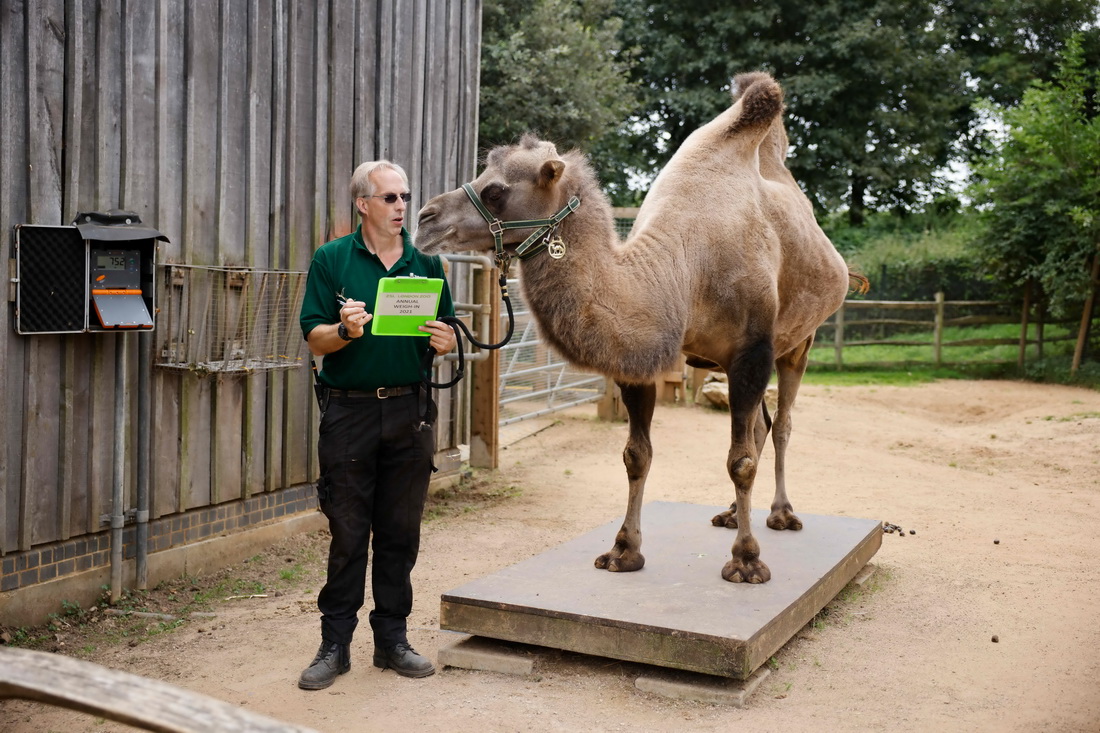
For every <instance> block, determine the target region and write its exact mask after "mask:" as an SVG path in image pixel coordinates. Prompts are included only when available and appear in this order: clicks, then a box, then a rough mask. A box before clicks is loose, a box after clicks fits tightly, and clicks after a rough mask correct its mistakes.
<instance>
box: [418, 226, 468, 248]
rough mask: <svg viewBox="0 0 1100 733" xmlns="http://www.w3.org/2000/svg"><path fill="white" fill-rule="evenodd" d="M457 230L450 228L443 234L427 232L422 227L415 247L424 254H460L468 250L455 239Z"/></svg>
mask: <svg viewBox="0 0 1100 733" xmlns="http://www.w3.org/2000/svg"><path fill="white" fill-rule="evenodd" d="M456 234H457V230H456V229H455V228H454V227H448V228H447V229H445V230H444V231H442V232H438V233H435V232H426V231H425V227H423V226H422V227H420V229H419V230H418V231H417V232H416V237H414V238H413V245H414V246H415V247H416V248H417V249H418V250H420V251H421V252H423V253H424V254H429V255H435V254H447V253H448V252H460V251H462V250H463V249H468V248H466V247H463V246H462V243H461V242H458V241H457V240H456V238H455V235H456Z"/></svg>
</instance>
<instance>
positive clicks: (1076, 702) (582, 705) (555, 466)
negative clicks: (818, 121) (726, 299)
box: [0, 381, 1100, 733]
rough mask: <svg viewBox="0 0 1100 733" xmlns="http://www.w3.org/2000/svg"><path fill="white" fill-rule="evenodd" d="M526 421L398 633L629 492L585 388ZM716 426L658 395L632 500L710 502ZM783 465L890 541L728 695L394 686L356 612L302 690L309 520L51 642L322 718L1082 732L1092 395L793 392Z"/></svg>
mask: <svg viewBox="0 0 1100 733" xmlns="http://www.w3.org/2000/svg"><path fill="white" fill-rule="evenodd" d="M540 427H542V428H543V429H541V430H540V431H538V432H535V433H534V434H531V435H527V436H526V437H523V438H522V439H518V440H517V439H516V437H517V433H516V431H515V430H513V432H512V437H511V438H510V439H512V440H515V442H512V443H511V444H510V445H508V447H507V448H506V449H505V450H504V451H503V452H502V454H501V469H500V471H499V472H498V473H497V474H496V475H495V476H485V475H482V474H475V475H474V477H473V479H472V480H471V481H469V482H468V483H467V486H466V488H465V489H464V490H457V491H453V492H447V493H445V494H444V495H442V496H440V497H438V498H437V499H436V501H435V503H434V504H433V507H432V509H431V512H430V517H429V518H428V521H427V523H426V526H425V531H424V538H423V545H422V550H421V556H420V562H419V564H418V565H417V567H416V570H415V572H414V585H415V588H416V601H415V608H414V611H413V616H412V618H411V619H410V639H411V641H412V643H413V645H414V646H415V647H416V648H417V649H418V650H419V651H420V652H422V653H425V654H427V655H428V656H429V657H431V658H433V659H434V658H435V657H436V655H437V653H438V650H439V648H440V647H441V646H442V645H445V644H449V643H451V642H453V641H454V640H455V639H456V638H459V637H458V636H457V635H456V634H454V633H453V632H446V631H441V630H440V629H439V625H438V618H439V598H440V595H441V594H442V593H444V592H446V591H448V590H450V589H452V588H454V587H456V586H458V585H461V584H463V583H465V582H467V581H469V580H473V579H476V578H479V577H482V576H484V575H487V574H490V573H493V572H494V571H496V570H499V569H500V568H503V567H506V566H508V565H511V564H513V563H515V562H518V561H520V560H523V559H525V558H528V557H531V556H533V555H536V554H539V553H541V552H543V551H545V550H547V549H549V548H552V547H555V546H556V545H558V544H560V543H561V542H563V541H565V540H567V539H571V538H573V537H575V536H577V535H579V534H582V533H584V532H587V531H589V530H591V529H593V528H595V527H598V526H600V525H603V524H606V523H608V522H610V521H613V520H615V519H616V518H617V517H621V515H622V512H623V511H624V509H625V500H626V482H625V477H624V471H623V467H622V462H621V458H620V454H621V450H622V447H623V445H624V443H625V440H626V427H625V425H624V424H612V423H601V422H599V421H597V420H596V419H595V408H594V406H585V407H582V408H574V409H573V410H572V411H571V412H569V413H566V414H565V415H564V416H560V415H559V416H556V417H553V418H550V419H548V420H545V421H543V422H542V423H541V424H540ZM523 430H524V431H526V430H528V428H524V429H523ZM728 435H729V426H728V415H727V414H725V413H722V412H719V411H716V410H712V409H707V408H702V407H694V406H659V407H658V409H657V412H656V416H655V418H654V430H653V443H654V452H655V459H654V465H653V470H652V472H651V474H650V478H649V485H648V495H647V497H646V498H647V500H648V501H655V500H660V501H677V502H690V503H696V504H702V505H708V506H721V505H725V504H727V503H728V502H729V501H730V499H731V494H732V488H731V485H730V482H729V479H728V478H727V476H726V473H725V453H726V450H727V447H728ZM772 458H773V453H772V450H771V446H770V444H769V446H768V448H767V449H766V450H765V453H764V457H763V463H762V467H761V471H760V474H759V478H758V481H757V492H756V494H755V497H754V500H755V501H754V505H755V506H757V507H764V506H766V505H767V504H768V503H770V494H771V490H772V481H771V472H772V468H773V461H772ZM787 483H788V488H789V492H790V494H791V498H792V501H793V502H794V505H795V508H796V510H797V511H799V512H800V513H801V514H804V515H805V514H841V515H847V516H854V517H865V518H870V519H878V520H882V521H884V522H889V523H893V524H897V525H901V526H902V527H904V528H905V529H906V534H905V535H904V536H898V535H896V534H895V535H885V536H884V537H883V543H882V548H881V549H880V551H879V552H878V554H877V555H876V556H875V558H874V560H873V561H872V562H873V564H874V565H875V566H876V567H877V571H876V573H875V575H874V576H873V578H872V580H871V581H870V582H869V583H868V584H867V585H866V586H865V587H864V588H863V589H862V590H861V591H860V592H857V593H848V594H842V597H838V599H837V600H834V601H833V602H832V603H831V604H830V605H829V606H828V607H827V608H826V610H825V611H823V612H822V613H821V614H819V615H818V617H817V618H816V619H815V620H814V621H813V622H812V623H810V624H808V625H807V626H806V627H805V628H804V629H803V630H802V631H801V632H799V633H798V634H797V635H796V636H795V637H794V638H793V639H792V640H791V641H790V642H789V643H788V644H787V645H786V646H785V647H784V648H783V649H782V650H781V651H780V652H779V653H778V654H777V655H776V656H775V657H774V658H773V659H772V660H771V661H770V662H769V663H768V666H769V667H770V668H771V674H770V676H769V677H768V678H767V679H766V680H765V681H764V683H763V684H762V685H761V686H760V688H759V689H758V690H757V691H756V692H755V693H754V694H753V696H752V697H751V698H750V699H749V701H748V704H747V706H746V707H744V708H734V707H730V706H724V705H715V704H704V703H696V702H685V701H675V700H670V699H667V698H664V697H659V696H656V695H652V694H649V693H643V692H640V691H638V690H637V689H636V688H635V687H634V679H635V678H636V677H637V675H638V672H639V669H640V665H633V664H628V663H622V662H616V661H613V660H608V659H602V658H593V657H586V656H583V655H576V654H566V653H553V654H549V655H547V656H545V657H544V658H542V660H541V662H540V666H539V667H537V668H536V674H534V675H532V676H530V677H518V676H509V675H503V674H495V673H488V672H474V671H468V670H460V669H452V668H447V669H443V670H441V671H440V672H439V673H437V674H436V675H434V676H432V677H429V678H426V679H422V680H409V679H405V678H402V677H399V676H397V675H396V674H394V673H393V672H391V671H388V672H382V671H380V670H377V669H375V668H374V667H373V666H372V665H371V662H370V656H371V643H370V634H369V629H368V628H367V626H366V621H365V619H364V621H363V624H362V626H361V631H363V630H365V631H366V633H362V634H360V635H359V637H358V638H357V640H356V642H355V644H354V646H353V649H352V669H351V672H350V673H348V674H346V675H344V676H343V677H340V678H339V679H338V681H337V682H336V684H335V685H334V686H333V687H331V688H329V689H328V690H324V691H320V692H303V691H301V690H299V689H298V688H297V687H296V684H295V683H296V680H297V676H298V673H299V671H300V670H301V669H302V667H304V666H305V665H306V664H307V663H308V662H309V660H310V659H311V658H312V655H313V653H314V651H315V649H316V646H317V643H318V640H319V639H318V623H317V612H316V608H315V605H314V599H315V596H316V592H317V590H318V589H319V587H320V584H321V582H322V581H323V558H324V553H325V540H326V538H325V533H323V532H322V533H316V534H314V535H309V536H302V537H296V538H294V539H293V540H292V541H289V542H286V543H284V544H283V545H281V546H279V547H277V548H274V549H273V550H272V552H270V553H265V554H264V555H262V556H260V557H257V558H254V559H253V560H252V561H250V562H249V563H244V564H242V565H239V566H235V567H233V568H229V569H227V570H226V571H224V572H223V573H220V574H219V575H218V576H217V577H215V578H197V579H183V580H181V581H179V582H177V583H172V584H166V585H165V586H164V587H162V588H160V589H158V590H157V591H155V592H152V593H150V594H148V596H146V597H144V598H143V599H141V600H142V602H143V603H144V606H143V607H144V608H146V609H149V610H157V609H158V608H164V609H171V608H172V605H171V603H172V601H173V599H174V600H175V601H176V602H177V604H178V600H179V598H181V597H183V596H187V597H189V598H190V597H194V596H196V595H200V594H201V595H203V597H205V598H207V599H209V603H208V605H207V608H209V610H210V611H212V612H213V613H215V614H216V615H215V616H213V617H198V616H191V617H188V618H187V620H185V621H182V622H178V623H175V624H171V626H178V627H177V628H173V629H171V630H170V631H168V632H166V633H156V632H157V631H159V630H161V629H163V628H164V626H163V625H158V624H163V622H157V621H155V620H152V619H145V620H143V621H141V622H140V623H143V624H144V627H143V628H142V629H135V628H134V627H133V626H130V627H125V626H123V625H122V624H123V623H124V622H128V623H131V624H132V623H134V621H133V619H129V620H127V619H120V618H119V617H115V616H106V614H105V613H104V611H103V610H98V611H97V612H94V613H89V614H85V616H83V617H81V619H80V620H81V622H82V623H79V624H78V623H76V621H77V619H76V618H71V619H69V623H64V622H63V623H61V624H60V629H59V631H58V632H57V633H55V634H53V635H51V636H50V638H49V639H48V640H47V641H46V642H45V643H46V648H51V646H52V648H53V649H54V650H57V651H60V652H62V653H69V654H73V655H74V656H80V657H83V658H87V659H93V660H94V661H97V662H99V663H101V664H104V665H107V666H110V667H114V668H118V669H123V670H126V671H130V672H135V673H138V674H142V675H146V676H149V677H155V678H159V679H162V680H166V681H169V682H172V683H174V684H176V685H180V686H183V687H185V688H188V689H190V690H195V691H198V692H202V693H205V694H207V695H211V696H213V697H216V698H220V699H223V700H226V701H229V702H231V703H234V704H239V705H242V706H246V707H247V708H248V709H250V710H253V711H255V712H259V713H263V714H265V715H268V716H271V717H274V718H277V719H280V720H284V721H289V722H293V723H296V724H299V725H304V726H308V727H312V728H315V729H317V730H319V731H392V730H400V731H407V730H413V731H446V732H448V733H465V732H467V731H468V732H471V733H472V732H476V733H485V732H486V731H527V730H535V731H581V730H584V731H620V730H621V731H627V730H631V731H632V730H653V731H673V730H676V731H679V730H699V731H718V730H723V731H724V730H731V729H737V728H741V727H743V728H744V729H746V730H753V731H784V732H786V731H790V730H822V731H849V730H850V731H864V730H869V729H881V730H890V731H927V730H937V731H938V732H939V733H949V732H951V731H1038V730H1043V731H1098V730H1100V683H1098V682H1097V680H1098V679H1100V661H1098V656H1097V654H1096V649H1097V648H1098V646H1100V626H1098V624H1097V618H1098V616H1097V609H1100V569H1098V568H1100V564H1098V558H1100V531H1098V530H1097V528H1095V527H1094V526H1093V525H1094V524H1095V523H1096V522H1095V521H1094V520H1095V518H1096V513H1097V508H1098V506H1097V505H1098V502H1100V393H1097V392H1094V391H1087V390H1082V389H1075V388H1069V387H1058V386H1043V385H1035V384H1024V383H1014V382H955V381H944V382H937V383H933V384H926V385H921V386H907V387H824V386H805V387H803V390H802V392H801V394H800V395H799V402H798V405H797V406H796V410H795V428H794V436H793V439H792V444H791V448H790V451H789V453H788V482H787ZM644 520H645V517H644V512H643V529H644ZM910 529H912V530H915V532H916V534H909V533H908V530H910ZM699 531H700V532H718V531H729V530H719V529H716V528H712V527H710V526H705V527H700V530H699ZM758 531H762V532H768V531H771V530H768V529H766V528H763V527H761V528H758ZM732 537H733V533H732V532H730V538H731V542H732ZM611 540H612V537H610V536H609V537H608V546H609V547H610V544H611ZM766 559H767V558H765V560H766ZM723 561H724V560H719V559H717V558H716V559H715V569H714V572H715V577H716V578H718V573H719V569H720V567H721V563H722V562H723ZM651 562H652V559H651ZM592 572H598V571H596V570H593V571H592ZM643 572H644V571H643ZM719 582H721V581H719ZM256 583H261V584H262V593H261V594H260V595H263V596H265V597H254V598H248V597H237V598H233V599H232V600H224V598H228V597H230V596H234V595H236V596H247V595H253V594H254V593H255V591H256V590H257V589H260V586H259V585H256ZM250 589H251V590H250ZM368 592H369V588H368ZM169 596H171V597H172V598H169ZM368 604H369V598H368ZM363 615H364V616H365V613H364V614H363ZM63 621H64V620H63ZM112 629H113V630H114V633H113V635H112V634H111V630H112ZM123 634H125V636H123ZM0 729H2V730H4V731H7V732H9V733H23V732H29V731H35V732H38V731H48V730H55V731H62V730H63V731H67V732H69V733H76V732H77V731H112V730H128V729H126V728H124V727H122V726H116V725H115V724H113V723H104V722H103V721H101V720H97V719H95V718H92V717H91V716H87V715H82V714H77V713H70V712H66V711H60V710H57V709H53V708H47V707H44V706H40V705H38V704H34V703H28V702H23V701H6V702H0Z"/></svg>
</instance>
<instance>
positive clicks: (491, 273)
mask: <svg viewBox="0 0 1100 733" xmlns="http://www.w3.org/2000/svg"><path fill="white" fill-rule="evenodd" d="M497 272H498V271H497V270H496V269H495V268H494V269H485V268H482V269H480V270H477V271H476V274H475V277H476V278H477V280H478V288H477V296H476V298H475V302H477V303H490V304H492V305H491V313H490V318H489V333H488V334H484V335H481V340H482V341H484V343H487V344H495V343H497V342H498V341H500V339H501V324H500V299H499V298H496V297H494V294H495V293H494V290H495V287H494V286H495V282H494V280H495V278H496V277H497ZM470 465H471V466H475V467H478V468H494V469H495V468H497V467H498V466H499V465H500V351H499V350H492V351H489V356H488V358H487V359H485V360H484V361H479V362H477V363H476V364H474V365H473V388H472V395H471V398H470Z"/></svg>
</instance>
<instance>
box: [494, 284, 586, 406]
mask: <svg viewBox="0 0 1100 733" xmlns="http://www.w3.org/2000/svg"><path fill="white" fill-rule="evenodd" d="M508 293H509V295H510V297H511V299H512V308H513V312H514V315H515V321H516V326H515V332H514V333H513V334H512V340H511V341H509V342H508V344H507V345H506V346H504V347H503V348H502V349H501V350H500V425H501V426H504V425H510V424H512V423H517V422H520V421H522V420H527V419H529V418H533V417H539V416H540V415H546V414H548V413H551V412H556V411H558V410H564V409H565V408H567V407H573V406H574V405H583V404H584V403H586V402H595V401H596V400H599V399H600V398H601V397H603V394H604V384H605V381H604V377H603V376H602V375H599V374H595V373H593V372H586V371H581V370H579V369H577V368H576V367H574V366H572V365H571V364H569V363H568V362H567V361H565V359H563V358H562V357H561V356H560V355H559V354H558V353H557V352H555V351H554V350H553V349H552V348H551V347H550V346H549V345H547V344H545V343H544V342H543V341H542V340H541V338H540V336H539V333H538V326H537V325H536V323H535V319H534V317H533V316H532V315H531V311H530V310H529V309H528V307H527V303H526V302H525V301H524V300H523V294H522V292H521V289H520V284H519V278H518V277H517V278H512V279H509V280H508ZM501 318H502V321H503V323H502V328H501V333H505V332H506V331H507V328H508V324H507V318H508V314H507V313H502V314H501Z"/></svg>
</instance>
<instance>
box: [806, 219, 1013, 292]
mask: <svg viewBox="0 0 1100 733" xmlns="http://www.w3.org/2000/svg"><path fill="white" fill-rule="evenodd" d="M975 226H976V217H975V214H974V212H973V211H970V210H963V211H959V210H958V207H957V201H955V200H954V199H950V198H944V199H940V200H938V201H937V202H935V203H934V204H933V205H932V206H929V207H927V208H926V210H925V211H923V212H921V213H916V214H898V213H895V212H876V213H872V214H871V215H869V216H868V217H867V219H866V220H865V222H864V224H863V225H861V226H852V225H851V224H850V223H849V222H848V220H847V217H846V216H844V215H843V214H833V215H831V216H828V217H826V218H825V219H824V220H823V221H822V228H823V229H824V230H825V233H826V234H828V236H829V238H830V239H831V240H832V241H833V244H834V245H835V246H836V248H837V249H838V250H839V251H840V253H841V254H842V255H844V259H845V260H846V261H847V262H848V266H849V267H851V268H852V269H853V270H855V271H856V272H859V273H862V274H863V275H866V276H867V279H868V280H869V281H870V283H871V288H870V291H869V292H868V293H867V294H866V296H862V297H864V298H866V299H869V300H931V299H932V298H933V297H935V294H936V293H937V292H943V293H944V294H945V296H946V297H947V299H948V300H985V299H988V298H991V297H992V294H993V292H994V283H993V282H992V281H991V279H990V278H989V277H988V276H985V275H984V274H983V271H982V266H981V263H980V261H979V260H978V259H977V253H976V251H975V250H974V249H973V247H971V246H970V244H971V242H972V240H973V237H974V233H973V232H974V229H975ZM1019 295H1020V293H1019V289H1016V292H1014V293H1011V294H1010V297H1009V299H1010V300H1014V299H1017V298H1018V297H1019ZM856 297H861V296H856ZM1002 297H1003V294H1002Z"/></svg>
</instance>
